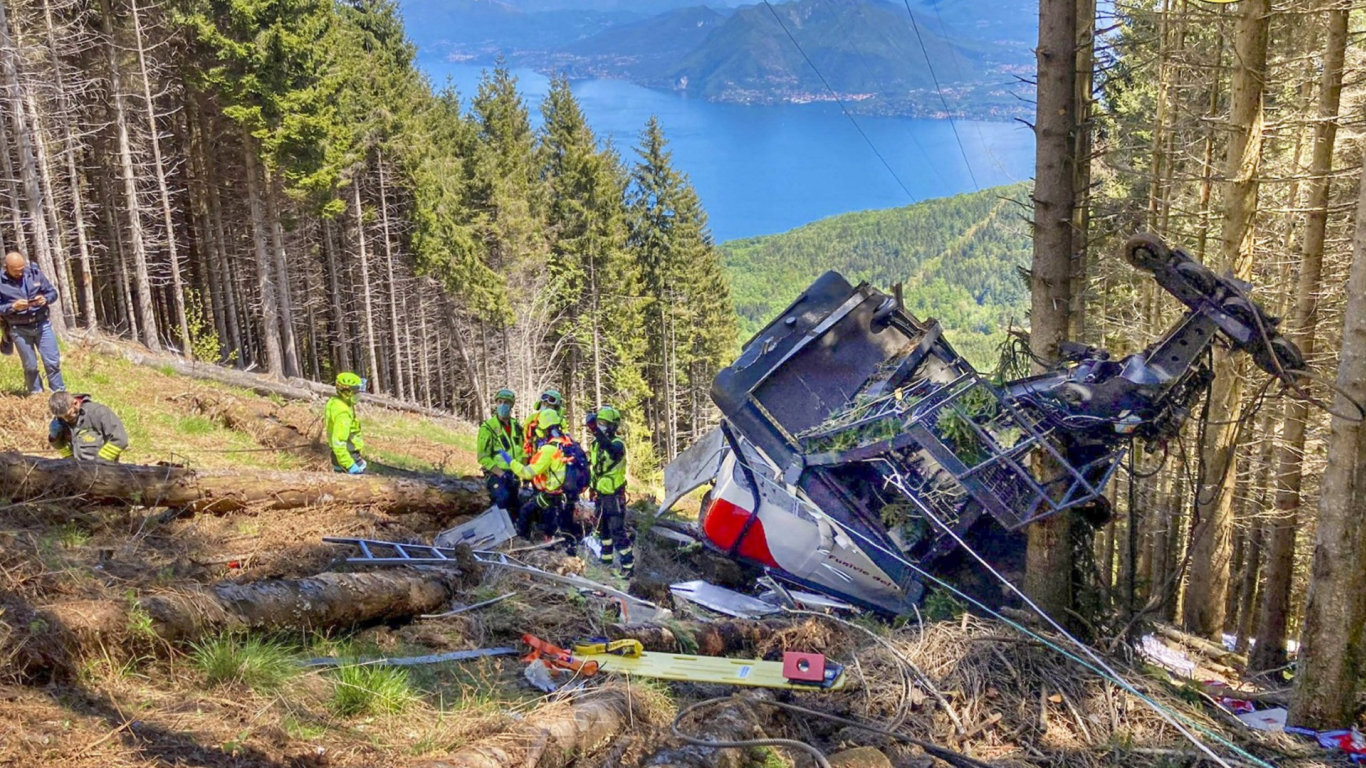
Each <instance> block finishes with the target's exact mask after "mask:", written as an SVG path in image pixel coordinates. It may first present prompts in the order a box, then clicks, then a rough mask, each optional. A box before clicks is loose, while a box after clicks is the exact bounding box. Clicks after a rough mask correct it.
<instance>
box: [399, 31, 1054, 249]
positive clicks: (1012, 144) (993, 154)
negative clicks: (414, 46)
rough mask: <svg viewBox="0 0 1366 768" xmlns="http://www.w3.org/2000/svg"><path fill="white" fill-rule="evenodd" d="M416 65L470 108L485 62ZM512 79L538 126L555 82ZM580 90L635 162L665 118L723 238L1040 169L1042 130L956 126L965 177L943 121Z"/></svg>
mask: <svg viewBox="0 0 1366 768" xmlns="http://www.w3.org/2000/svg"><path fill="white" fill-rule="evenodd" d="M418 63H419V65H420V66H421V67H422V69H423V70H424V71H425V72H426V73H427V75H428V76H429V77H430V78H431V80H432V83H433V84H434V85H437V86H440V85H443V84H444V83H446V82H448V81H449V82H450V83H451V84H453V85H454V86H455V87H456V88H457V89H458V90H459V92H460V96H461V99H462V101H463V103H464V105H465V107H466V108H468V105H469V100H470V98H471V97H472V96H473V95H474V93H475V91H476V89H477V86H478V83H479V78H480V74H481V72H482V71H483V69H484V68H483V67H481V66H477V65H471V64H460V63H454V62H449V61H444V60H442V59H439V58H436V57H433V56H420V57H419V62H418ZM513 73H514V74H515V75H516V76H517V79H518V89H519V90H520V91H521V92H522V94H523V96H524V97H525V98H526V100H527V104H528V106H529V107H530V108H531V115H532V120H533V121H534V122H535V123H536V124H539V122H540V102H541V99H542V97H544V95H545V94H546V92H547V90H548V89H549V80H548V79H547V78H546V77H545V76H544V75H541V74H538V73H536V72H534V71H532V70H529V69H516V70H514V71H513ZM572 87H573V91H574V95H575V97H576V98H577V99H578V101H579V104H580V105H581V106H582V108H583V111H584V114H585V116H586V117H587V119H588V122H589V125H590V126H592V128H593V131H594V133H596V134H597V136H598V138H599V140H607V139H610V140H611V142H612V144H613V145H614V146H615V147H616V149H617V151H618V152H620V153H621V154H622V156H623V157H624V158H625V159H626V160H627V161H628V162H633V161H634V160H635V152H634V147H635V145H636V144H637V143H638V141H639V139H640V133H641V131H642V130H643V129H644V128H645V123H646V121H647V120H648V119H649V117H650V115H656V116H658V117H659V121H660V125H661V126H662V127H663V129H664V136H665V138H666V139H667V140H668V142H669V147H670V149H671V150H672V151H673V162H674V166H675V167H676V168H678V169H679V170H680V171H682V172H684V173H686V174H687V175H688V177H689V178H690V179H691V180H692V183H693V186H694V187H695V188H696V189H697V193H698V195H699V196H700V197H701V199H702V205H703V206H704V207H705V208H706V211H707V215H708V217H709V219H710V222H711V229H712V234H713V235H714V236H715V238H716V240H717V242H721V241H725V240H731V239H734V238H741V237H752V236H755V235H765V234H772V233H774V232H783V231H786V230H789V229H792V228H794V227H798V226H801V225H802V224H806V223H808V222H811V221H815V220H817V219H822V218H825V217H827V216H833V215H835V214H839V213H846V212H849V211H861V210H867V209H870V208H893V207H897V206H902V205H907V204H909V203H913V202H916V201H919V200H924V199H927V198H931V197H945V196H949V195H956V194H961V193H963V192H971V191H973V190H974V189H980V188H985V187H990V186H996V185H998V184H1009V183H1012V182H1016V181H1023V180H1025V179H1028V178H1029V177H1030V176H1031V175H1032V173H1033V169H1034V135H1033V133H1032V132H1031V131H1030V130H1029V129H1028V128H1026V127H1025V126H1024V125H1021V124H1019V123H995V122H976V121H958V122H957V126H958V134H959V136H960V137H961V138H962V141H963V145H964V148H965V149H966V154H967V158H968V162H970V164H971V173H969V168H968V164H967V163H965V162H964V159H963V156H962V154H963V153H961V152H960V151H959V148H958V145H957V144H956V143H955V141H954V135H953V130H952V127H951V125H950V124H949V122H948V121H947V120H921V119H911V118H899V117H864V116H857V117H856V119H857V121H858V127H857V128H856V127H855V126H854V125H853V124H851V123H850V121H849V119H848V118H847V117H845V116H844V114H843V113H842V112H841V111H840V108H839V106H838V105H835V104H806V105H779V106H742V105H736V104H716V103H712V102H708V101H703V100H701V99H697V98H689V97H686V96H682V95H679V94H675V93H669V92H664V91H655V90H651V89H649V88H642V87H640V86H638V85H634V84H631V83H628V82H623V81H619V80H587V81H583V82H578V83H575V84H574V85H573V86H572ZM859 128H861V129H862V132H863V134H866V135H867V140H865V139H864V137H863V136H862V135H860V132H859ZM870 143H871V144H872V147H870V146H869V144H870ZM874 148H876V151H874ZM879 154H880V155H881V159H879ZM884 160H885V164H884ZM889 168H890V170H889ZM974 177H975V182H974Z"/></svg>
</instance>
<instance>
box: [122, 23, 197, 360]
mask: <svg viewBox="0 0 1366 768" xmlns="http://www.w3.org/2000/svg"><path fill="white" fill-rule="evenodd" d="M128 3H129V6H128V7H129V12H130V15H131V16H132V20H133V40H134V43H135V44H136V45H137V54H138V69H139V72H140V74H141V75H142V100H143V103H144V104H146V105H147V135H148V137H149V140H150V141H151V144H152V170H153V171H154V172H155V173H156V179H157V191H158V192H159V193H160V195H161V217H162V221H163V223H164V225H165V227H166V257H167V259H169V261H170V265H171V301H172V304H173V305H174V307H175V318H176V329H177V331H176V335H177V336H178V337H179V338H180V344H181V349H182V350H183V351H184V352H185V353H186V354H187V355H188V354H189V352H190V349H191V344H192V340H191V339H190V323H189V321H188V320H186V318H185V288H184V285H183V283H182V281H181V275H180V250H179V248H178V247H177V245H176V224H175V216H174V214H173V213H172V211H171V188H170V185H169V184H167V182H166V166H165V164H164V163H162V160H161V138H160V136H159V135H158V134H159V132H158V130H157V115H156V103H155V102H154V101H152V80H151V76H150V75H149V74H148V72H147V52H146V44H145V43H144V41H143V38H142V17H141V15H140V14H139V12H138V2H137V0H128Z"/></svg>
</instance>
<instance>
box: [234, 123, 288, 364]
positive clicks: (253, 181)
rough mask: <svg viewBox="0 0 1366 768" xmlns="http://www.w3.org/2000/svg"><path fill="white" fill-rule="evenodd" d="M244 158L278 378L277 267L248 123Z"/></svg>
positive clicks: (264, 332)
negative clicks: (270, 250)
mask: <svg viewBox="0 0 1366 768" xmlns="http://www.w3.org/2000/svg"><path fill="white" fill-rule="evenodd" d="M242 159H243V161H244V163H245V165H246V169H245V172H246V177H247V205H248V206H249V207H250V208H251V240H252V245H253V246H254V247H255V250H256V285H257V288H258V289H259V290H260V293H261V344H262V346H264V347H265V353H266V369H267V370H269V371H270V374H271V375H272V376H276V377H278V376H281V375H283V374H284V372H285V364H284V354H283V352H282V351H281V349H280V305H279V304H278V303H277V300H276V290H275V278H274V275H273V274H272V273H273V272H274V267H273V265H272V264H271V258H270V254H269V253H267V247H266V226H267V225H266V213H265V203H264V202H263V201H262V199H263V196H262V193H261V169H260V161H259V160H258V159H257V157H256V141H255V140H254V139H253V138H252V135H251V131H250V130H249V129H248V128H247V126H245V125H243V126H242ZM282 287H283V286H282Z"/></svg>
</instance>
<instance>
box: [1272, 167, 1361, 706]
mask: <svg viewBox="0 0 1366 768" xmlns="http://www.w3.org/2000/svg"><path fill="white" fill-rule="evenodd" d="M1346 295H1347V307H1346V310H1345V312H1344V315H1343V328H1342V356H1341V358H1340V360H1341V361H1340V363H1339V364H1338V376H1337V386H1338V390H1339V394H1338V395H1337V396H1336V397H1335V398H1334V403H1333V404H1334V412H1335V413H1336V414H1342V416H1340V415H1335V416H1334V417H1333V425H1332V433H1331V435H1330V437H1329V439H1328V466H1327V468H1326V469H1325V470H1324V473H1323V480H1322V491H1321V493H1320V496H1319V519H1318V525H1317V528H1316V531H1315V540H1314V556H1313V565H1312V566H1311V567H1310V574H1311V578H1310V582H1309V595H1308V600H1307V604H1306V606H1305V611H1304V628H1303V629H1302V631H1301V632H1300V652H1299V668H1298V672H1297V674H1296V675H1295V696H1294V700H1293V701H1292V703H1291V708H1290V718H1289V722H1290V723H1292V724H1294V725H1301V726H1306V727H1309V728H1319V729H1321V728H1339V727H1341V726H1342V724H1343V723H1350V722H1352V717H1353V715H1354V714H1355V711H1356V694H1357V689H1358V687H1359V685H1360V680H1361V667H1362V652H1363V648H1362V629H1363V623H1364V620H1366V616H1363V613H1364V612H1366V600H1364V599H1363V597H1364V594H1363V593H1364V592H1366V584H1364V583H1363V582H1362V579H1361V572H1362V567H1363V557H1362V553H1363V549H1364V548H1366V547H1364V544H1366V543H1364V542H1363V532H1366V428H1363V425H1362V423H1361V422H1360V421H1358V420H1357V419H1356V418H1343V416H1349V415H1352V414H1354V412H1355V406H1354V405H1353V403H1354V402H1355V403H1363V402H1366V181H1363V182H1362V183H1361V184H1360V192H1359V200H1358V203H1357V215H1356V238H1355V242H1354V244H1353V253H1352V266H1351V272H1350V275H1349V277H1348V279H1347V291H1346Z"/></svg>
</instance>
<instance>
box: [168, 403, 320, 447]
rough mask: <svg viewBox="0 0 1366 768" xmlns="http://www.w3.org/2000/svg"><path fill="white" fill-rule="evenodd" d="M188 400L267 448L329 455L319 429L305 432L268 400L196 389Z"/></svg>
mask: <svg viewBox="0 0 1366 768" xmlns="http://www.w3.org/2000/svg"><path fill="white" fill-rule="evenodd" d="M189 401H190V403H191V404H192V405H194V408H195V410H197V411H199V412H200V413H202V414H204V415H205V416H208V417H209V418H211V419H213V420H214V421H216V422H218V423H219V424H222V425H223V426H225V427H227V428H228V429H235V430H238V431H239V432H246V433H247V434H249V435H251V436H252V437H253V438H255V439H256V442H258V443H260V444H261V445H263V446H265V447H267V448H275V449H278V450H282V451H292V452H295V453H306V454H309V455H311V456H317V457H321V458H327V457H328V450H327V447H326V446H325V445H323V443H322V441H321V440H320V439H319V437H320V435H321V432H320V431H319V430H312V434H306V433H305V432H304V431H303V430H301V429H299V428H298V427H297V426H295V425H293V424H290V423H288V422H285V421H283V420H281V419H280V417H279V416H278V415H277V414H276V413H275V407H274V405H273V404H272V403H270V402H269V401H248V400H243V399H242V398H240V397H233V396H232V395H228V394H223V393H217V392H212V393H211V392H195V393H194V394H192V395H190V397H189Z"/></svg>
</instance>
